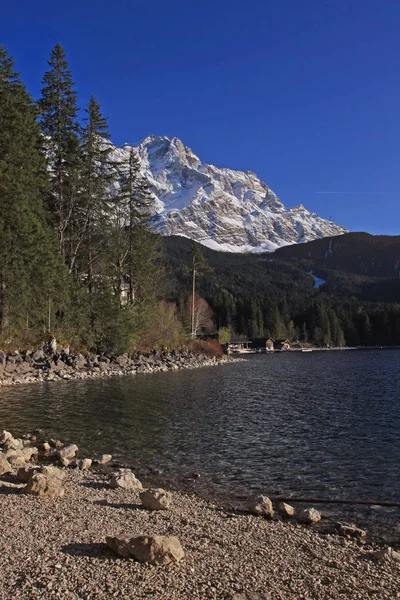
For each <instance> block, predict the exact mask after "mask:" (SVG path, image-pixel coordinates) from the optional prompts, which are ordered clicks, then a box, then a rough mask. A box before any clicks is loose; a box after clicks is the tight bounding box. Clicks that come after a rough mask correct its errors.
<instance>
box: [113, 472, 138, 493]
mask: <svg viewBox="0 0 400 600" xmlns="http://www.w3.org/2000/svg"><path fill="white" fill-rule="evenodd" d="M110 487H112V488H113V489H116V488H123V489H124V490H142V489H143V486H142V484H141V483H140V481H139V479H136V477H135V475H134V473H132V471H131V470H130V469H118V471H115V472H114V473H111V475H110Z"/></svg>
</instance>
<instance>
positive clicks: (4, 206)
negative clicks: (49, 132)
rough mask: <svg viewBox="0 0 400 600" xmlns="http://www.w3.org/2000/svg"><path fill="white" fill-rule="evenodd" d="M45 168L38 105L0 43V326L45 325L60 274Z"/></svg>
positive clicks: (5, 330) (9, 333)
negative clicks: (47, 202)
mask: <svg viewBox="0 0 400 600" xmlns="http://www.w3.org/2000/svg"><path fill="white" fill-rule="evenodd" d="M47 190H48V173H47V169H46V162H45V158H44V154H43V152H42V136H41V133H40V128H39V125H38V122H37V110H36V108H35V106H34V104H33V101H32V98H31V97H30V96H29V94H28V93H27V91H26V89H25V87H24V85H23V83H22V82H21V80H20V78H19V76H18V74H17V73H16V72H15V71H14V62H13V60H12V59H11V58H10V57H9V56H8V55H7V52H6V50H5V49H4V48H2V47H0V200H1V202H0V325H1V332H2V334H3V335H5V334H7V336H8V337H9V338H10V337H12V335H13V333H15V332H16V331H17V330H18V329H19V330H21V329H23V328H29V327H31V326H32V327H33V326H37V327H39V330H40V329H42V330H46V328H48V326H49V325H48V323H49V321H51V319H49V317H48V315H49V313H50V310H49V307H50V308H51V307H52V306H53V303H55V302H56V294H57V286H58V285H59V284H60V282H61V280H62V277H63V269H62V267H61V263H60V262H59V261H58V253H57V250H56V245H55V236H54V231H53V229H52V228H51V227H50V226H49V225H48V223H47V219H46V211H45V208H44V205H43V197H45V195H46V193H47Z"/></svg>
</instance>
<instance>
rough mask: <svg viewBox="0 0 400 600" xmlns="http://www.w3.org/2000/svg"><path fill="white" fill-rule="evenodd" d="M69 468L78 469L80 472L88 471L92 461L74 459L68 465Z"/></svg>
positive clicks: (88, 459) (89, 459)
mask: <svg viewBox="0 0 400 600" xmlns="http://www.w3.org/2000/svg"><path fill="white" fill-rule="evenodd" d="M69 466H70V467H75V468H76V469H79V470H80V471H88V470H89V469H90V467H91V466H92V459H91V458H81V459H75V460H73V461H72V462H71V463H70V465H69Z"/></svg>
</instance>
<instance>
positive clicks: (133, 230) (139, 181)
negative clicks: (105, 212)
mask: <svg viewBox="0 0 400 600" xmlns="http://www.w3.org/2000/svg"><path fill="white" fill-rule="evenodd" d="M119 172H120V182H119V183H120V186H119V190H118V192H117V194H116V195H115V196H114V201H113V206H112V211H113V216H112V227H113V230H114V231H113V233H114V243H113V248H114V252H113V254H114V259H113V265H114V269H115V279H116V282H117V284H116V287H117V289H118V288H119V289H121V288H122V285H123V282H124V281H126V280H127V282H128V286H129V289H128V303H130V304H132V303H133V301H134V298H135V294H136V295H137V293H138V292H139V287H140V286H139V281H138V275H137V273H138V269H139V265H138V260H139V257H138V247H137V240H135V238H138V237H139V238H140V243H141V244H144V246H145V247H144V248H143V250H144V251H145V252H146V247H148V251H149V254H150V255H151V254H152V252H153V251H154V247H153V246H154V243H155V238H154V235H152V234H151V233H150V232H149V233H148V235H146V232H147V222H148V220H149V217H150V214H151V210H152V207H153V204H154V200H153V197H152V195H151V192H150V189H149V186H148V183H147V181H146V179H145V177H144V176H143V175H142V173H141V169H140V159H139V156H138V155H137V152H136V151H135V149H134V148H130V149H129V154H128V159H127V160H126V161H125V162H124V163H123V164H121V165H119ZM140 254H142V252H140ZM148 277H149V278H150V277H151V273H148ZM139 293H140V292H139Z"/></svg>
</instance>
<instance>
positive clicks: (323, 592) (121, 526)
mask: <svg viewBox="0 0 400 600" xmlns="http://www.w3.org/2000/svg"><path fill="white" fill-rule="evenodd" d="M142 483H143V485H144V486H145V483H146V482H142ZM24 488H25V484H23V483H21V482H19V481H18V479H17V477H16V476H15V474H13V473H9V474H5V475H3V476H2V477H0V508H1V515H2V518H1V520H0V598H1V599H2V600H11V599H21V600H22V599H26V600H31V599H33V598H42V599H46V600H47V599H53V598H54V599H55V598H60V599H61V598H62V599H63V600H81V599H82V600H89V599H93V600H94V599H98V600H109V599H110V598H126V599H128V598H129V599H145V598H146V599H148V598H151V599H163V600H173V599H182V600H195V599H196V600H197V599H198V600H202V599H204V600H205V599H224V600H225V599H226V600H228V599H229V600H261V599H270V600H278V599H279V600H300V599H306V598H307V599H313V600H323V599H336V598H346V599H354V600H355V599H358V600H365V599H366V598H373V599H375V600H386V599H387V600H394V599H396V598H400V565H399V564H397V563H395V562H382V563H377V562H375V561H374V560H372V553H373V552H374V551H376V550H377V549H378V547H377V546H375V545H373V544H369V543H368V544H366V543H365V542H364V541H363V540H358V539H352V538H347V537H339V536H337V535H331V534H326V533H325V534H322V533H321V532H320V531H319V530H317V529H314V528H313V527H312V526H311V527H310V526H301V525H298V524H297V523H296V520H295V519H294V520H282V519H280V518H274V519H272V520H268V519H265V518H263V517H260V516H255V515H251V514H246V513H245V512H244V511H241V510H235V509H229V508H223V507H220V506H218V505H216V504H213V503H211V502H208V501H206V500H203V499H200V498H198V497H195V496H192V495H187V494H183V493H179V492H172V503H171V507H170V508H169V510H163V511H151V510H146V509H144V507H143V506H142V505H141V501H140V498H139V493H138V492H137V491H135V490H124V489H112V488H111V487H110V485H109V480H108V477H107V475H106V474H103V473H100V472H93V471H80V470H78V469H65V481H64V488H65V493H64V495H63V496H62V497H59V498H42V497H36V496H32V495H27V494H25V493H24ZM121 533H124V534H128V535H140V534H151V535H164V536H165V535H166V536H176V537H177V538H178V539H179V540H180V542H181V544H182V547H183V550H184V552H185V557H184V558H183V560H181V561H180V562H179V563H170V564H169V565H166V566H153V565H150V564H148V563H143V562H138V561H136V560H134V559H126V558H121V557H119V556H117V555H116V554H115V553H113V552H112V551H111V549H110V548H109V547H108V546H107V545H106V543H105V538H106V536H109V535H116V534H121Z"/></svg>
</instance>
